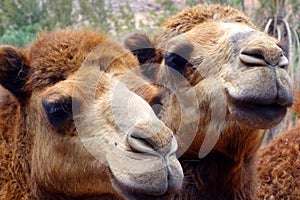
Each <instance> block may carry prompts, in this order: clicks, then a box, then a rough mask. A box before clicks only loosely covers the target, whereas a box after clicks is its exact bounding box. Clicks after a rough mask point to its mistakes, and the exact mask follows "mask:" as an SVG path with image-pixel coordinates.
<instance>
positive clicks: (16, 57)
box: [0, 46, 29, 99]
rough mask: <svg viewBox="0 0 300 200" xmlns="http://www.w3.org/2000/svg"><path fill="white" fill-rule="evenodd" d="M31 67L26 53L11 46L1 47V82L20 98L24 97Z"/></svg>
mask: <svg viewBox="0 0 300 200" xmlns="http://www.w3.org/2000/svg"><path fill="white" fill-rule="evenodd" d="M28 69H29V60H28V59H27V58H26V56H25V54H24V53H23V52H22V51H21V50H19V49H17V48H15V47H11V46H3V47H0V84H1V85H2V86H3V87H4V88H6V89H7V90H9V91H10V92H11V93H12V94H14V95H15V96H16V97H17V98H18V99H21V98H24V97H25V96H26V93H25V92H24V91H23V87H24V85H25V82H26V78H27V73H28Z"/></svg>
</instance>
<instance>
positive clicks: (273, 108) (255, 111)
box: [229, 102, 287, 129]
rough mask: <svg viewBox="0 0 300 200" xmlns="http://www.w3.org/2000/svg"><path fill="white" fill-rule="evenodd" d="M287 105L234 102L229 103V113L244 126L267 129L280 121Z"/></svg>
mask: <svg viewBox="0 0 300 200" xmlns="http://www.w3.org/2000/svg"><path fill="white" fill-rule="evenodd" d="M286 111H287V107H285V106H281V105H279V104H276V103H272V104H245V103H244V102H241V103H240V102H238V103H237V102H235V103H234V104H230V105H229V112H230V113H231V115H232V116H233V117H234V118H235V119H237V120H238V121H240V122H242V123H243V124H244V125H246V126H251V127H253V128H259V129H269V128H272V127H274V126H275V125H277V124H278V123H280V121H281V120H282V119H283V117H284V116H285V114H286Z"/></svg>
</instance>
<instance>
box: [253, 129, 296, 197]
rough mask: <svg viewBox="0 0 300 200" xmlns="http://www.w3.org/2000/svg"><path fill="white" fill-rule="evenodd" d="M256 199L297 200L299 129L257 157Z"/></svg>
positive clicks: (275, 142) (288, 133)
mask: <svg viewBox="0 0 300 200" xmlns="http://www.w3.org/2000/svg"><path fill="white" fill-rule="evenodd" d="M257 171H258V177H259V179H258V180H259V182H258V199H295V200H296V199H300V126H299V125H298V126H297V127H295V128H293V129H291V130H289V131H288V132H286V133H283V134H281V135H279V136H278V137H276V138H275V139H274V140H272V141H271V142H270V143H269V144H268V145H267V146H264V147H262V148H261V149H260V150H259V151H258V154H257Z"/></svg>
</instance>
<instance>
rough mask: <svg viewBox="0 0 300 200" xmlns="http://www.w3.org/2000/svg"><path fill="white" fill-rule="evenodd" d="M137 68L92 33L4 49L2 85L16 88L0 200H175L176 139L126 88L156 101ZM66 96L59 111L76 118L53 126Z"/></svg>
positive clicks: (3, 140) (7, 96)
mask: <svg viewBox="0 0 300 200" xmlns="http://www.w3.org/2000/svg"><path fill="white" fill-rule="evenodd" d="M92 50H93V52H92V53H90V52H91V51H92ZM20 63H21V65H20ZM136 66H137V60H136V59H135V58H134V57H133V56H132V54H131V53H130V52H128V51H125V50H124V49H123V48H122V47H121V46H120V45H118V44H116V43H115V42H113V41H111V40H109V39H108V38H107V37H105V36H103V35H102V34H100V33H97V32H93V31H90V30H81V31H71V30H57V31H53V32H50V33H41V35H40V36H39V38H38V39H37V41H35V42H34V43H33V44H31V45H30V46H29V47H28V49H27V50H26V51H22V50H18V49H16V48H14V47H9V46H4V47H0V71H2V74H1V76H0V82H1V84H2V85H3V86H4V87H5V88H6V89H8V90H9V91H10V92H11V93H9V92H7V91H6V90H4V89H3V90H4V91H5V92H4V93H3V95H1V102H0V107H1V112H0V117H1V118H0V119H1V120H0V151H1V154H0V159H1V160H0V169H1V171H0V186H1V188H0V199H123V198H127V199H139V198H154V197H153V196H155V197H157V198H158V196H159V197H160V198H171V197H172V196H174V194H175V193H176V190H178V189H179V188H180V186H181V181H182V176H183V174H182V169H181V167H180V165H179V162H178V160H177V159H176V156H175V150H176V148H177V147H176V141H175V139H174V137H173V135H172V132H171V131H170V129H168V128H167V127H166V126H165V125H164V124H163V123H162V122H161V121H160V120H158V119H157V118H156V116H155V114H154V113H153V111H152V110H151V107H150V106H149V105H148V104H147V102H146V101H144V100H143V99H142V98H141V97H139V96H137V95H136V94H135V93H133V92H131V91H130V90H129V89H132V90H133V91H136V92H137V94H140V95H141V96H144V97H145V99H146V100H147V101H148V102H151V101H152V99H153V98H156V96H157V95H158V91H157V89H156V88H155V87H153V86H151V85H150V84H149V83H147V82H146V81H144V80H143V79H140V78H138V77H136V73H138V72H136V73H134V71H135V70H134V69H135V68H136ZM131 71H132V72H131ZM19 75H22V76H21V77H20V76H19ZM126 76H128V77H130V79H126ZM135 77H136V78H135ZM12 80H14V81H15V82H16V84H17V85H19V86H20V87H18V88H16V85H15V84H13V83H12ZM120 80H122V82H123V83H122V84H121V83H120ZM133 80H136V81H133ZM125 84H126V86H125ZM118 92H119V93H120V94H119V93H118ZM12 94H13V95H12ZM14 96H15V97H14ZM70 99H72V103H73V106H77V107H75V108H74V109H72V108H66V107H64V108H63V109H64V111H63V113H64V114H65V113H69V112H70V110H72V112H73V113H72V115H71V116H70V115H66V116H65V117H64V118H58V119H59V121H57V120H54V121H51V120H50V118H49V116H48V114H47V111H46V110H47V109H46V108H47V107H45V105H46V106H49V105H50V106H51V105H52V104H54V103H59V105H64V106H66V105H65V102H66V101H68V100H70ZM136 110H137V111H138V112H136ZM53 111H54V112H57V111H55V110H53V109H52V110H50V111H49V112H53ZM54 122H55V123H57V124H55V123H54ZM123 162H124V163H123Z"/></svg>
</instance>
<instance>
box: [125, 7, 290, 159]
mask: <svg viewBox="0 0 300 200" xmlns="http://www.w3.org/2000/svg"><path fill="white" fill-rule="evenodd" d="M125 47H127V48H129V49H131V50H132V52H133V53H134V54H135V55H136V56H137V57H138V59H139V61H140V63H141V64H142V66H144V68H145V69H146V70H148V71H149V68H151V67H152V68H155V69H154V73H153V74H152V75H149V74H147V76H148V77H150V79H152V80H153V81H154V82H155V83H157V84H161V85H163V87H162V88H163V89H164V90H169V91H170V92H169V93H170V94H169V95H168V96H169V97H170V99H171V100H170V99H169V100H167V103H165V104H166V105H163V107H164V108H163V109H161V111H160V112H161V113H160V115H161V116H162V119H163V121H165V122H166V124H167V125H168V127H170V128H171V129H172V130H173V131H174V132H175V133H176V134H177V137H178V143H179V144H180V143H181V140H185V141H186V139H187V137H193V141H191V142H190V143H192V145H191V146H189V147H187V148H190V150H192V151H195V152H199V147H200V146H201V145H204V146H205V145H208V146H209V147H208V146H206V148H207V151H210V150H211V149H213V150H216V151H219V152H222V153H224V154H230V153H228V152H229V151H239V150H235V149H234V147H233V145H234V144H236V143H237V141H239V139H237V138H240V137H244V136H245V135H251V134H252V133H253V132H256V133H257V134H258V132H257V131H259V130H263V129H269V128H272V127H274V126H275V125H277V124H278V123H279V122H281V120H282V119H283V117H284V116H285V114H286V112H287V108H288V107H289V106H291V105H292V103H293V93H292V83H291V79H290V77H289V74H288V60H287V57H286V56H285V52H284V51H283V49H282V48H281V46H280V43H279V42H278V41H277V40H275V39H274V38H272V37H270V36H268V35H267V34H265V33H263V32H261V31H259V30H258V29H257V28H256V27H255V26H254V25H253V24H252V23H251V22H250V21H249V19H247V18H246V17H245V16H244V14H242V13H241V12H239V11H237V10H235V9H232V8H229V7H222V6H219V5H199V6H196V7H194V8H190V9H187V10H184V11H183V12H181V13H178V14H177V15H175V16H174V17H171V18H170V19H168V20H167V21H166V22H165V23H164V24H163V26H162V29H161V30H160V31H157V32H156V34H155V35H154V36H153V38H152V39H151V38H149V37H147V36H146V35H145V34H143V33H135V34H133V35H131V36H129V37H128V38H127V39H126V40H125ZM153 63H156V64H153ZM157 63H158V64H157ZM146 70H145V71H146ZM166 88H167V89H166ZM170 88H171V89H170ZM172 95H173V97H172ZM180 101H181V102H180ZM170 102H171V103H170ZM162 104H164V102H162ZM170 104H171V106H170ZM191 104H193V105H191ZM170 107H171V108H170ZM182 107H183V108H182ZM179 111H181V112H179ZM193 123H194V124H195V126H194V130H191V129H189V127H191V126H192V125H191V124H193ZM178 124H180V125H181V127H178ZM184 126H186V127H185V128H183V129H181V130H182V131H180V128H182V127H184ZM193 132H194V133H195V134H192V133H193ZM250 133H251V134H250ZM187 135H188V136H187ZM209 137H210V138H209ZM251 137H252V136H251ZM205 138H206V139H205ZM261 138H262V136H260V139H261ZM260 139H259V140H260ZM246 140H248V141H246ZM251 140H253V142H250V141H251ZM183 143H184V142H183ZM243 143H244V144H246V143H247V145H248V144H251V143H252V144H255V145H256V146H259V144H260V142H258V141H257V137H256V138H255V137H252V138H248V139H245V138H244V139H243ZM215 144H216V145H215ZM229 146H230V147H229ZM229 148H232V149H230V150H229ZM236 149H237V148H236ZM249 149H251V148H249ZM204 151H205V150H204ZM204 154H205V153H204Z"/></svg>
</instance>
